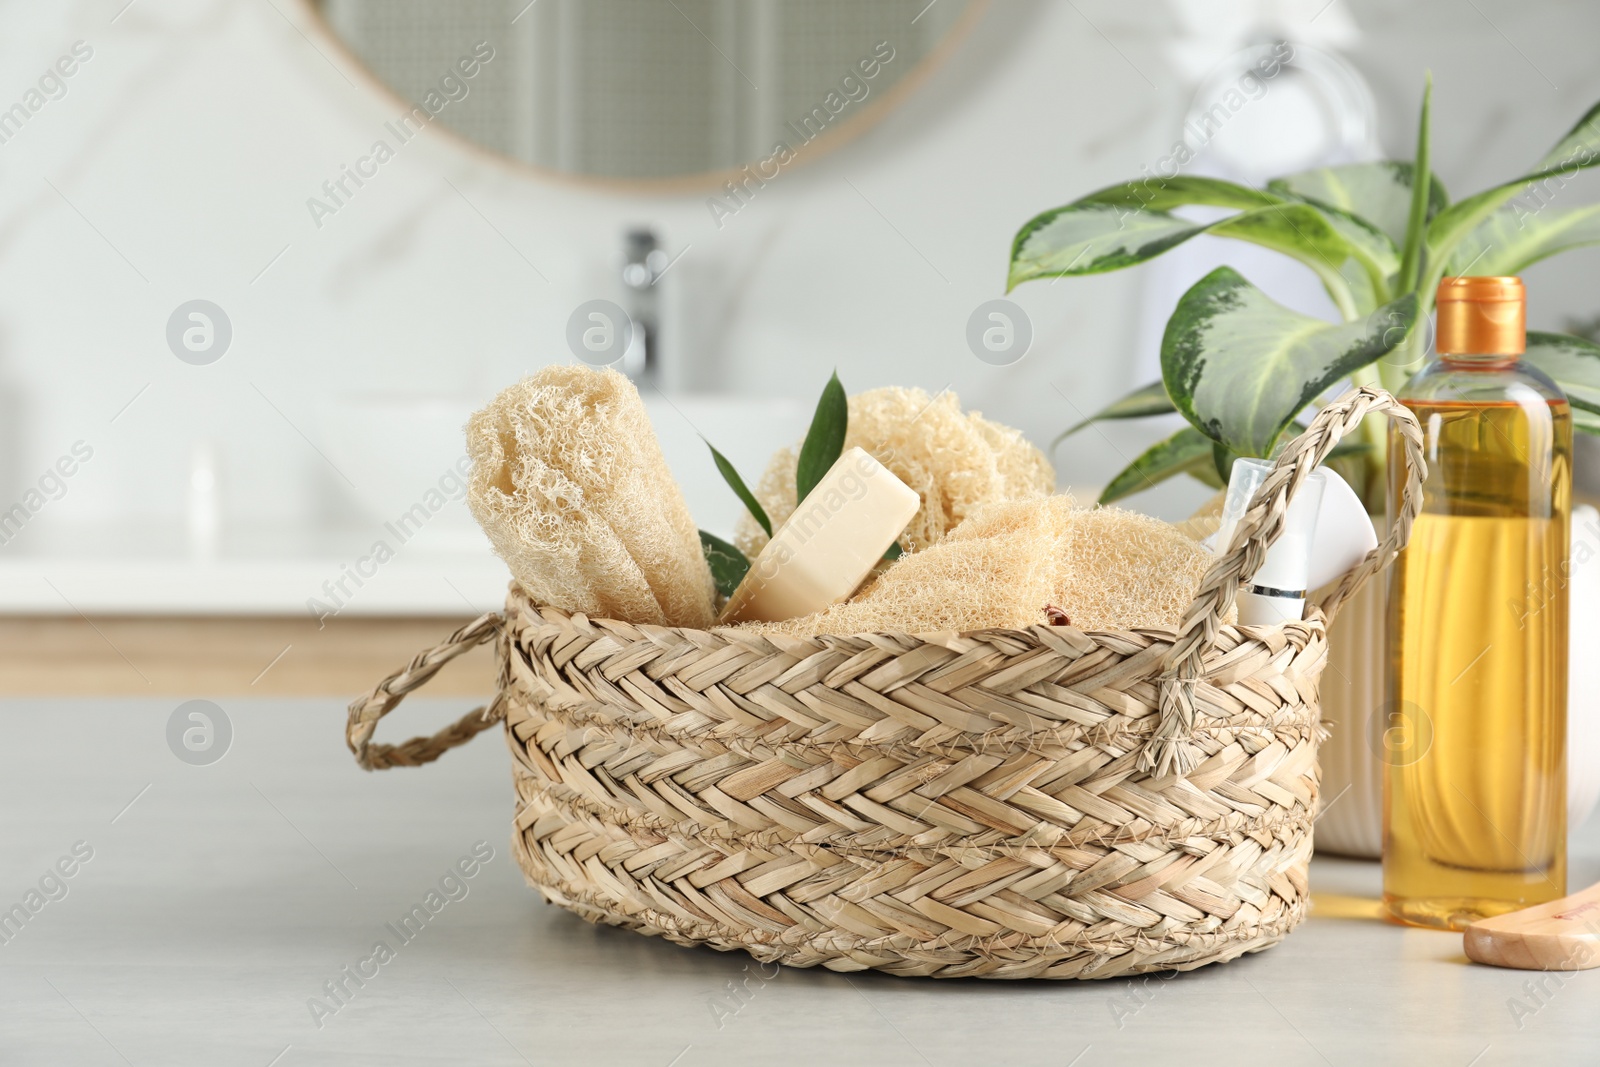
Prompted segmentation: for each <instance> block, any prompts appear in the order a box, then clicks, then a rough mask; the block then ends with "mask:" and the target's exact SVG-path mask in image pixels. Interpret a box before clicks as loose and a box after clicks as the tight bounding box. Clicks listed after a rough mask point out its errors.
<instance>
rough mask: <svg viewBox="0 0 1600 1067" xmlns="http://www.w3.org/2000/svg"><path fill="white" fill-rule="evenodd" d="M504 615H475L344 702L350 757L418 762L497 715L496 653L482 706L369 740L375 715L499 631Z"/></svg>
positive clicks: (373, 762) (372, 764)
mask: <svg viewBox="0 0 1600 1067" xmlns="http://www.w3.org/2000/svg"><path fill="white" fill-rule="evenodd" d="M503 626H504V620H503V619H502V618H501V616H500V614H499V612H494V611H491V612H489V613H488V614H485V615H480V616H479V617H478V618H476V619H474V620H473V621H471V622H469V623H467V625H465V626H463V627H462V628H461V629H459V630H457V631H456V632H455V633H453V634H451V635H450V636H449V637H447V638H445V639H444V640H443V641H441V642H440V643H439V644H437V645H434V646H433V647H432V648H430V649H427V650H425V651H423V652H419V653H417V654H416V656H415V657H413V658H412V660H411V662H410V663H408V664H406V666H405V667H403V668H401V669H400V670H398V671H396V672H395V673H394V674H391V675H389V677H387V678H385V679H384V680H383V681H381V682H379V683H378V686H377V688H375V689H374V690H373V691H372V692H370V693H368V694H367V695H366V696H364V697H360V698H359V699H357V700H354V701H352V702H351V703H350V718H349V720H348V722H347V723H346V724H345V730H344V739H345V743H346V744H348V745H349V746H350V751H351V752H353V753H354V754H355V757H356V762H357V763H359V764H361V766H363V767H365V768H366V769H367V770H369V771H381V770H386V769H388V768H390V767H418V766H421V765H422V764H424V763H432V762H433V761H434V760H436V759H438V758H439V757H440V756H442V755H444V754H445V752H447V751H449V750H450V749H452V748H455V747H456V746H457V745H464V744H466V743H467V742H468V741H471V740H472V739H473V737H475V736H477V735H478V734H479V733H480V732H482V731H484V730H487V729H488V728H489V727H491V726H493V725H494V724H495V722H496V721H498V720H499V718H500V695H501V694H502V693H504V692H505V688H506V687H505V681H506V679H505V665H504V664H505V657H504V656H501V657H500V662H501V668H500V674H501V677H500V679H499V686H498V689H497V690H496V692H495V697H494V699H493V700H491V701H490V702H489V703H488V704H486V705H485V706H483V707H479V708H473V709H472V710H471V711H469V712H467V713H466V714H465V715H463V716H461V718H460V719H458V720H457V721H455V722H453V723H451V724H450V725H449V726H446V727H445V728H444V729H443V730H440V731H439V732H438V733H436V734H434V735H433V736H432V737H413V738H412V739H411V740H409V741H405V742H402V743H401V744H398V745H380V744H374V743H373V741H372V734H373V731H375V730H376V729H377V728H378V720H379V719H381V718H383V717H384V716H385V715H387V714H389V712H391V711H393V710H394V708H395V706H396V705H398V704H399V703H400V701H402V700H404V699H405V696H406V694H407V693H410V692H411V691H412V690H414V689H419V688H421V687H422V686H423V685H426V684H427V682H428V681H429V679H431V678H432V677H433V676H434V675H436V674H438V673H439V670H440V668H442V667H443V666H444V665H445V664H446V663H449V662H450V661H451V660H453V659H455V658H456V657H457V656H459V655H461V654H462V653H464V652H470V651H472V650H473V649H474V648H477V647H478V646H479V645H482V644H487V643H488V642H490V641H493V640H495V639H496V638H498V637H499V636H500V635H501V632H502V628H503Z"/></svg>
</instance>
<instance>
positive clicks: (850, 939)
mask: <svg viewBox="0 0 1600 1067" xmlns="http://www.w3.org/2000/svg"><path fill="white" fill-rule="evenodd" d="M1369 411H1381V412H1383V413H1385V414H1387V415H1388V416H1389V417H1390V418H1392V419H1393V420H1395V422H1396V423H1397V425H1398V427H1399V431H1400V434H1399V440H1400V443H1401V451H1402V454H1403V458H1404V460H1405V464H1406V467H1407V483H1406V486H1405V491H1404V495H1403V504H1402V506H1401V507H1400V509H1399V512H1400V513H1399V515H1398V516H1397V518H1396V521H1395V525H1394V528H1393V530H1392V531H1391V532H1390V534H1389V536H1388V538H1387V540H1385V541H1384V543H1383V544H1382V545H1380V546H1379V547H1378V548H1377V549H1376V550H1374V551H1373V552H1372V553H1371V554H1369V555H1368V556H1367V557H1366V559H1365V560H1364V561H1363V562H1362V563H1361V564H1360V565H1359V566H1357V567H1356V568H1355V569H1354V570H1352V571H1351V572H1350V574H1349V575H1347V576H1346V577H1345V578H1344V579H1343V581H1342V582H1340V583H1339V585H1338V586H1337V587H1336V588H1335V589H1334V590H1333V592H1332V593H1331V594H1330V595H1329V596H1328V597H1326V598H1325V599H1324V600H1323V601H1322V602H1321V603H1320V604H1319V605H1316V606H1314V607H1312V608H1311V609H1309V610H1308V618H1306V619H1305V621H1303V622H1294V623H1287V624H1284V625H1281V626H1227V625H1223V624H1221V622H1220V621H1219V620H1220V619H1221V617H1222V616H1223V615H1224V614H1225V613H1226V611H1227V610H1228V608H1229V606H1230V605H1231V604H1232V602H1233V599H1234V596H1235V593H1236V592H1237V590H1238V587H1239V584H1240V582H1241V580H1243V579H1246V578H1248V576H1250V575H1251V574H1253V573H1254V571H1255V570H1256V568H1257V567H1258V566H1259V565H1260V563H1261V561H1262V559H1263V556H1264V553H1265V550H1266V548H1267V546H1268V545H1270V544H1271V543H1272V541H1273V539H1274V538H1275V537H1277V535H1278V533H1279V531H1280V530H1281V528H1282V525H1283V521H1284V516H1285V512H1286V508H1287V505H1288V501H1289V498H1290V496H1291V495H1292V493H1293V492H1294V491H1295V489H1296V488H1298V487H1299V485H1300V484H1301V483H1302V482H1303V481H1304V480H1305V478H1306V476H1307V475H1308V474H1309V473H1310V472H1311V470H1312V469H1313V468H1314V467H1315V466H1316V465H1317V464H1318V463H1319V462H1320V461H1321V460H1323V459H1324V458H1326V457H1327V455H1328V454H1329V453H1330V452H1331V451H1332V450H1333V447H1334V445H1335V444H1337V443H1338V441H1339V439H1340V437H1342V436H1343V435H1344V434H1346V433H1348V432H1350V431H1351V430H1353V429H1354V428H1355V427H1356V426H1357V425H1358V424H1359V423H1360V421H1361V419H1362V417H1363V416H1364V415H1366V414H1367V413H1368V412H1369ZM1423 469H1424V468H1423V459H1422V453H1421V437H1420V434H1419V432H1418V429H1417V424H1416V420H1415V419H1414V418H1413V417H1412V416H1411V415H1410V413H1409V412H1407V411H1406V410H1405V409H1404V408H1403V407H1401V406H1400V405H1399V404H1398V403H1397V402H1396V401H1394V400H1393V399H1392V398H1391V397H1389V396H1388V394H1386V393H1383V392H1381V391H1379V390H1376V389H1360V390H1357V391H1354V392H1351V393H1348V394H1346V395H1345V396H1344V397H1342V398H1340V399H1339V400H1338V401H1337V402H1335V403H1334V404H1332V405H1330V406H1329V407H1328V408H1326V409H1324V410H1323V411H1322V412H1321V414H1319V415H1318V417H1317V418H1316V420H1315V421H1314V422H1313V423H1312V425H1311V427H1310V429H1308V430H1307V431H1306V432H1305V433H1304V434H1303V435H1301V436H1300V437H1299V438H1297V439H1296V440H1295V441H1293V442H1292V443H1291V444H1290V445H1289V446H1288V448H1287V449H1286V450H1285V451H1284V452H1283V454H1282V456H1281V458H1280V459H1279V460H1278V463H1277V466H1276V468H1275V470H1274V471H1273V473H1272V474H1271V476H1269V478H1268V479H1267V481H1266V483H1265V485H1264V486H1263V487H1262V489H1261V491H1260V493H1259V494H1258V495H1257V497H1256V499H1255V500H1254V501H1253V502H1252V505H1251V507H1250V509H1249V511H1248V513H1247V514H1246V516H1245V518H1244V519H1243V521H1242V522H1241V523H1240V524H1239V527H1238V530H1239V532H1238V533H1237V534H1236V535H1235V538H1234V542H1233V544H1232V545H1230V546H1229V547H1228V550H1227V551H1226V552H1225V553H1224V554H1223V555H1222V556H1221V558H1220V559H1219V560H1218V561H1217V563H1216V564H1215V565H1214V566H1213V567H1212V569H1211V571H1210V572H1209V573H1208V574H1207V575H1206V577H1205V579H1204V581H1203V583H1202V585H1201V588H1200V590H1199V593H1198V594H1197V596H1196V598H1195V601H1194V604H1193V605H1192V606H1191V607H1190V609H1189V611H1188V613H1187V615H1186V616H1185V618H1184V621H1183V625H1182V628H1181V629H1180V630H1179V631H1178V632H1176V633H1174V632H1172V631H1170V630H1138V631H1097V632H1083V631H1080V630H1077V629H1075V628H1073V627H1071V626H1034V627H1029V628H1028V629H1025V630H981V631H975V632H970V633H961V634H954V633H941V634H932V635H921V636H915V637H914V636H909V635H905V634H857V635H851V636H842V635H825V636H820V637H811V638H806V637H790V636H783V635H759V634H754V633H747V632H742V631H737V630H721V631H701V630H683V629H669V628H665V627H659V626H633V625H629V624H627V623H622V622H615V621H610V620H605V619H590V618H586V617H585V616H583V615H578V614H568V613H566V612H563V611H558V610H556V609H554V608H550V607H541V606H538V605H535V604H533V603H531V602H530V601H529V600H528V599H527V598H526V596H525V595H523V594H522V593H520V592H519V591H518V590H517V588H516V587H515V586H513V588H512V591H511V593H510V595H509V596H508V598H507V601H506V608H505V613H504V615H503V616H501V615H494V614H491V615H485V616H484V617H482V618H480V619H478V620H477V621H476V622H474V623H472V624H471V625H469V626H467V627H464V628H463V629H462V630H460V631H458V632H457V633H456V634H454V635H452V636H451V637H450V638H449V640H447V641H446V642H445V643H444V644H442V645H440V646H438V647H437V648H435V649H432V650H430V651H429V652H426V653H424V654H422V655H420V656H418V657H417V658H416V659H415V660H413V661H412V663H411V664H410V665H409V666H408V667H407V668H406V669H405V670H403V671H401V672H400V673H399V674H396V675H394V676H393V677H391V678H390V679H388V680H387V681H385V682H384V683H383V684H382V685H380V686H379V687H378V688H377V689H376V690H375V691H374V692H373V693H372V694H371V695H370V696H368V697H365V698H363V699H361V700H358V701H356V702H355V703H354V704H352V705H351V707H350V722H349V730H348V740H349V743H350V747H351V750H352V751H353V752H354V753H355V755H356V758H357V760H358V761H359V762H360V763H361V764H362V765H363V766H365V767H368V768H379V767H389V766H395V765H408V766H409V765H414V764H419V763H425V762H427V761H429V760H432V759H436V758H438V756H439V755H440V754H441V753H442V752H444V751H445V750H446V749H448V748H451V747H453V746H455V745H459V744H462V743H464V742H465V741H466V740H468V739H470V737H471V736H472V735H473V734H475V733H476V732H477V731H479V730H481V729H484V728H486V727H487V726H488V725H490V724H492V723H493V722H496V721H503V722H504V724H505V732H506V740H507V742H508V744H509V746H510V749H511V752H512V755H513V756H514V757H515V759H514V765H513V778H514V781H515V784H516V789H517V810H516V817H515V820H514V826H515V833H514V841H513V847H514V851H515V853H516V856H517V859H518V862H519V863H520V864H521V866H522V869H523V871H524V873H525V874H526V875H527V877H528V879H529V881H530V882H531V883H532V884H533V885H534V886H536V887H537V888H538V889H539V890H540V892H542V893H543V894H544V896H545V898H546V899H547V900H550V901H552V902H554V903H556V904H559V905H561V906H562V907H565V908H568V909H570V910H572V911H574V912H577V913H578V914H579V915H580V916H582V917H583V918H585V919H588V920H590V921H592V922H597V923H608V924H613V925H618V926H625V927H628V928H630V929H634V930H637V931H640V932H641V933H647V934H657V935H660V936H662V937H665V938H667V939H668V940H671V941H675V942H677V943H679V944H685V945H698V944H704V945H710V946H712V947H713V948H717V949H722V950H730V949H744V950H745V951H748V952H749V953H750V954H751V955H753V956H755V957H756V958H758V959H760V960H763V961H767V960H776V961H779V962H782V963H786V964H790V965H792V966H798V967H810V966H814V965H818V964H820V965H822V966H824V967H828V968H831V969H833V970H840V971H853V970H862V969H865V968H876V969H878V970H883V971H888V972H890V973H893V974H901V975H932V976H936V977H964V976H979V977H987V978H1109V977H1115V976H1120V975H1128V974H1136V973H1140V972H1145V971H1157V970H1174V969H1176V970H1188V969H1190V968H1194V967H1198V966H1201V965H1202V964H1206V963H1212V962H1216V961H1220V960H1228V959H1232V958H1234V957H1236V956H1238V955H1240V954H1241V953H1245V952H1255V951H1259V950H1261V949H1264V948H1267V947H1269V946H1271V945H1273V944H1276V943H1277V942H1278V941H1279V940H1281V939H1282V938H1283V937H1284V935H1285V934H1286V933H1287V932H1288V931H1289V930H1290V929H1292V928H1293V927H1294V926H1295V925H1296V924H1298V923H1299V922H1300V920H1301V919H1302V918H1303V917H1304V916H1305V912H1306V905H1307V892H1308V891H1307V884H1306V874H1307V863H1308V861H1309V859H1310V856H1311V825H1312V821H1313V818H1314V816H1315V813H1316V809H1317V796H1318V793H1317V779H1318V772H1317V760H1316V752H1317V743H1318V740H1319V733H1320V724H1319V721H1318V702H1317V679H1318V676H1319V675H1320V674H1321V671H1322V668H1323V665H1324V663H1325V661H1326V658H1327V643H1326V623H1327V617H1328V616H1331V615H1332V614H1333V613H1334V612H1335V611H1337V610H1338V608H1339V605H1340V604H1341V603H1343V601H1344V600H1345V599H1346V598H1348V597H1349V596H1350V595H1352V594H1353V593H1354V592H1355V590H1356V589H1357V587H1359V586H1360V584H1361V583H1362V582H1363V581H1365V580H1366V579H1367V578H1368V577H1370V576H1371V575H1372V574H1373V573H1374V572H1375V571H1377V570H1378V569H1379V568H1381V567H1382V566H1384V565H1385V564H1386V563H1388V561H1389V560H1391V559H1392V558H1393V556H1394V554H1395V553H1396V552H1397V551H1398V550H1399V549H1400V547H1402V546H1403V545H1404V543H1405V541H1406V538H1407V536H1408V535H1409V532H1410V527H1411V522H1412V519H1413V518H1414V517H1415V515H1416V511H1417V506H1418V501H1419V499H1420V483H1421V477H1422V472H1423ZM496 638H497V639H498V640H499V643H500V646H499V647H500V651H501V654H502V655H501V660H502V667H501V678H500V687H499V693H498V695H497V696H496V697H495V700H494V702H493V703H491V704H490V705H489V706H488V707H487V708H484V709H479V710H478V711H475V712H473V713H471V714H469V715H468V716H467V717H466V718H464V719H462V720H461V721H460V722H458V723H456V724H453V725H452V726H450V727H448V728H447V729H446V730H444V731H442V732H441V733H439V734H437V735H435V736H434V737H431V738H417V739H415V740H413V741H410V742H407V743H406V744H403V745H400V746H396V747H389V746H382V745H377V744H374V743H373V742H372V732H373V729H374V727H375V726H376V724H377V721H378V719H379V718H381V717H382V716H383V715H384V714H386V713H387V712H388V711H389V710H390V708H392V707H393V706H394V705H395V704H396V703H398V701H399V700H400V699H401V698H402V697H403V696H404V695H405V694H406V693H407V692H409V691H411V690H412V689H415V688H416V687H417V686H419V685H421V684H422V683H423V682H425V681H426V680H427V679H428V678H429V677H431V676H432V674H433V673H434V672H435V671H437V670H438V669H439V667H440V666H441V665H442V664H443V662H444V661H445V660H448V659H449V658H452V657H453V656H455V655H459V654H460V653H461V652H463V651H466V650H467V649H469V648H471V647H474V646H475V645H477V644H481V643H483V642H485V641H488V640H491V639H496Z"/></svg>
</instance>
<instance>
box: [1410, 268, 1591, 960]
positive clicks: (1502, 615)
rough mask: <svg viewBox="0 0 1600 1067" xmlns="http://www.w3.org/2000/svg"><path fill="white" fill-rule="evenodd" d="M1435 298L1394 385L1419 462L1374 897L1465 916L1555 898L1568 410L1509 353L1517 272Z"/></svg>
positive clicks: (1442, 924) (1561, 807)
mask: <svg viewBox="0 0 1600 1067" xmlns="http://www.w3.org/2000/svg"><path fill="white" fill-rule="evenodd" d="M1438 308H1439V316H1438V331H1437V338H1436V343H1435V349H1436V351H1437V352H1438V353H1439V355H1438V357H1437V358H1436V359H1435V360H1434V361H1433V362H1432V363H1430V364H1429V365H1428V366H1427V367H1425V368H1424V369H1423V370H1422V371H1421V372H1419V373H1418V374H1417V375H1416V377H1414V378H1412V380H1411V381H1410V382H1409V383H1407V385H1406V387H1405V388H1404V389H1403V390H1402V391H1401V393H1400V397H1399V399H1400V400H1401V402H1402V403H1404V404H1405V405H1406V406H1407V407H1408V408H1410V409H1411V411H1412V412H1413V413H1414V414H1415V415H1416V416H1417V420H1418V421H1419V422H1420V423H1421V424H1422V434H1423V445H1424V452H1425V455H1426V458H1427V462H1428V476H1427V478H1426V480H1425V481H1424V483H1423V505H1422V512H1421V514H1420V515H1419V516H1418V517H1417V522H1416V526H1415V527H1414V528H1413V531H1412V534H1411V542H1410V544H1409V546H1408V547H1407V548H1406V549H1405V551H1403V552H1402V553H1401V554H1400V557H1399V559H1398V560H1397V561H1396V563H1395V567H1394V571H1393V574H1392V577H1391V579H1390V581H1391V584H1390V589H1389V649H1390V664H1389V675H1388V698H1389V704H1388V706H1387V707H1386V708H1384V709H1383V715H1382V717H1381V726H1382V727H1383V729H1384V732H1383V734H1382V742H1383V743H1382V754H1383V757H1384V759H1385V761H1386V762H1387V764H1388V766H1387V767H1386V768H1385V778H1386V781H1385V788H1384V811H1383V815H1384V827H1383V839H1384V840H1383V896H1384V909H1385V911H1386V913H1387V914H1388V916H1389V917H1390V918H1391V919H1394V920H1397V921H1400V922H1404V923H1408V924H1411V925H1417V926H1430V927H1437V928H1448V929H1461V928H1463V927H1464V926H1466V925H1467V924H1469V923H1472V922H1474V921H1476V920H1477V919H1480V918H1483V917H1485V916H1489V915H1497V914H1501V913H1503V912H1507V911H1512V910H1515V909H1518V908H1522V907H1526V906H1528V905H1531V904H1537V903H1541V902H1544V901H1548V900H1554V899H1556V898H1558V897H1561V896H1564V895H1565V894H1566V867H1567V862H1566V796H1567V788H1566V717H1567V581H1566V579H1567V566H1568V564H1567V554H1568V547H1569V544H1570V541H1569V524H1570V521H1571V520H1570V515H1571V503H1572V502H1571V469H1572V413H1571V408H1570V407H1569V405H1568V403H1567V399H1566V397H1565V396H1564V395H1563V394H1562V392H1561V389H1560V388H1559V387H1558V386H1557V385H1556V384H1555V383H1554V382H1552V381H1551V380H1550V379H1549V378H1548V377H1546V376H1545V375H1544V374H1543V373H1542V372H1540V371H1539V370H1537V369H1536V368H1534V367H1532V366H1530V365H1528V364H1526V363H1524V362H1522V360H1521V358H1520V357H1521V354H1522V352H1523V349H1524V345H1525V330H1524V308H1525V298H1524V292H1523V287H1522V282H1521V280H1520V279H1517V278H1446V279H1444V281H1443V282H1441V284H1440V287H1439V297H1438ZM1394 445H1395V442H1394V441H1393V440H1392V439H1391V446H1394ZM1391 455H1394V456H1397V455H1398V449H1397V448H1394V447H1392V451H1391ZM1390 481H1391V485H1396V486H1398V485H1399V484H1400V482H1399V479H1398V478H1391V479H1390ZM1396 503H1397V501H1395V500H1391V502H1390V507H1391V510H1392V509H1393V508H1394V507H1395V505H1396Z"/></svg>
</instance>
